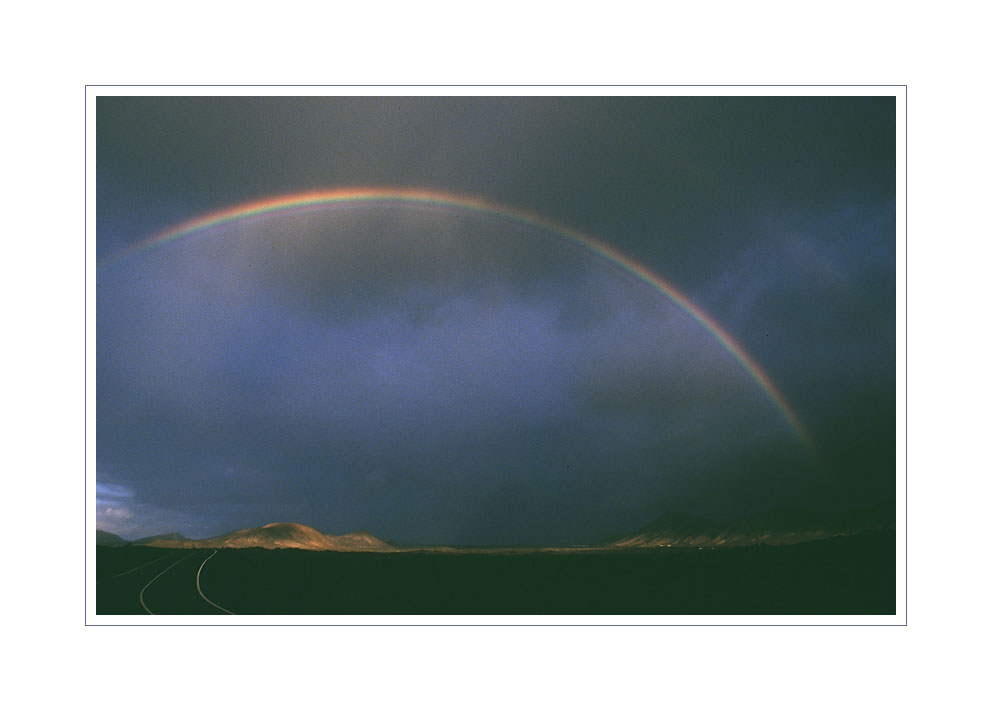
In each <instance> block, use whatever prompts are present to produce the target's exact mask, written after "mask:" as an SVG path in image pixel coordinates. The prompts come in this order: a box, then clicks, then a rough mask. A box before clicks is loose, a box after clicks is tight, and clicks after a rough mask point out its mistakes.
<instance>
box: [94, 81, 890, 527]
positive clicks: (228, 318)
mask: <svg viewBox="0 0 992 711" xmlns="http://www.w3.org/2000/svg"><path fill="white" fill-rule="evenodd" d="M96 132H97V156H96V160H97V253H98V258H100V259H104V258H106V257H109V256H112V255H114V254H116V253H118V252H119V251H120V250H123V249H125V248H127V247H128V246H129V245H132V244H134V243H136V242H138V241H141V240H143V239H146V238H148V237H149V236H150V235H152V234H155V233H157V232H159V231H160V230H163V229H165V228H167V227H169V226H170V225H174V224H176V223H179V222H181V221H183V220H188V219H191V218H194V217H197V216H199V215H202V214H204V213H208V212H210V211H213V210H217V209H221V208H225V207H228V206H231V205H233V204H237V203H241V202H245V201H250V200H257V199H261V198H265V197H268V196H272V195H277V194H285V193H293V192H299V191H307V190H316V189H336V188H349V187H356V186H360V187H400V188H410V189H416V190H437V191H444V192H448V193H458V194H463V195H468V196H474V197H478V198H482V199H485V200H488V201H490V202H493V203H499V204H503V205H507V206H510V207H512V208H515V209H520V210H526V211H528V212H530V213H533V214H536V215H540V216H543V217H546V218H547V219H550V220H554V221H557V222H559V223H562V224H565V225H568V226H570V227H572V228H574V229H577V230H580V231H582V232H584V233H587V234H590V235H593V236H595V237H596V238H597V239H599V240H601V241H602V242H605V243H607V244H609V245H611V246H612V247H614V248H616V249H617V250H619V251H621V252H622V253H624V254H626V255H628V256H630V257H631V258H633V259H635V260H637V261H639V262H640V263H642V264H644V265H645V266H646V267H648V268H649V269H651V270H652V271H654V272H656V273H657V274H659V275H661V276H662V277H664V278H665V279H667V280H668V281H669V282H671V283H672V284H674V285H675V286H676V287H678V288H679V289H680V290H681V291H682V292H684V293H685V294H686V295H687V296H688V297H689V298H690V299H692V301H693V302H694V303H696V304H698V305H699V306H700V307H701V308H703V309H704V310H705V311H706V312H707V313H709V314H710V315H711V316H712V317H713V318H714V319H715V320H716V321H717V322H718V323H720V324H721V325H722V326H723V327H724V328H725V329H726V330H727V331H728V332H729V333H731V334H732V336H733V337H734V338H735V339H737V341H739V342H740V343H741V344H742V345H743V347H744V348H745V349H746V350H747V351H748V352H749V353H750V354H751V355H752V356H753V357H754V359H755V360H756V361H757V362H758V363H760V364H761V366H762V367H763V368H764V369H765V370H766V371H767V373H768V374H769V376H770V377H771V378H772V380H773V381H774V382H775V383H776V384H777V385H778V387H779V388H780V390H781V391H782V392H783V393H784V395H785V397H786V398H787V399H788V401H789V402H790V403H791V404H792V406H793V407H794V409H795V411H796V412H797V414H798V415H799V417H800V418H801V419H802V420H803V422H804V423H805V425H806V426H807V428H808V429H809V431H810V433H811V435H812V437H813V439H814V440H815V442H816V445H817V449H818V457H814V456H812V455H811V454H810V453H809V451H808V450H807V449H805V448H804V446H803V445H802V443H801V442H799V441H798V440H797V438H796V436H795V434H794V433H793V432H792V431H791V430H790V429H789V427H788V426H787V425H786V423H785V421H784V420H783V418H782V415H781V413H780V412H779V411H778V410H777V409H776V408H775V406H774V405H773V403H772V402H771V401H770V400H769V398H768V397H767V396H766V394H765V393H764V392H763V391H762V390H761V389H760V388H759V387H758V386H757V385H756V384H755V383H754V381H753V380H752V379H750V378H749V376H748V375H747V373H746V372H745V371H744V370H743V369H742V368H741V366H740V364H739V363H737V362H736V361H735V360H734V359H733V358H732V357H731V356H730V354H729V353H728V352H727V351H726V350H725V349H723V348H722V347H721V345H720V344H719V343H718V342H717V341H716V340H715V339H714V338H713V336H712V335H711V334H710V333H709V332H707V331H706V330H705V329H703V328H701V327H700V325H699V324H698V323H696V322H695V321H694V320H692V319H691V318H689V317H688V316H687V315H685V313H684V312H682V311H681V310H679V309H678V308H676V307H675V306H674V305H673V304H672V303H671V302H669V301H667V300H666V299H665V298H664V297H663V296H662V295H661V294H659V293H658V292H657V291H655V290H652V289H651V288H649V287H648V286H647V285H645V284H644V283H642V282H640V281H638V280H636V279H634V278H632V277H631V275H630V274H629V273H627V272H625V271H623V270H622V269H620V268H618V267H617V266H616V265H613V264H611V263H609V262H606V261H604V260H602V259H599V258H598V257H597V256H596V255H594V254H592V253H591V252H588V251H586V250H583V249H581V248H579V247H577V246H575V245H574V244H571V243H569V242H567V241H564V240H562V239H560V238H559V237H557V236H556V235H554V234H553V233H552V232H550V231H543V230H540V229H537V228H534V227H533V226H527V225H522V224H520V223H518V222H514V221H512V220H507V219H502V218H500V217H498V216H495V215H483V214H479V213H476V212H472V211H468V210H459V209H454V208H429V207H424V206H419V207H413V206H403V205H389V206H382V205H380V206H374V205H350V206H345V207H335V208H324V209H319V210H312V211H307V212H302V213H293V214H288V215H270V216H268V217H264V218H257V219H254V220H251V221H245V222H240V223H234V224H229V225H226V226H224V227H221V228H218V229H215V230H211V231H208V232H204V233H201V234H197V235H194V236H192V237H190V238H187V239H184V240H178V241H176V242H173V243H171V244H168V245H165V246H162V247H159V248H157V249H153V250H149V251H146V252H143V253H140V254H138V255H136V256H133V257H130V258H128V259H126V260H124V261H121V262H118V263H116V264H114V265H113V266H110V267H106V268H102V269H100V270H99V271H98V273H97V326H96V329H97V364H96V367H97V423H96V426H97V472H96V477H97V499H98V511H97V524H98V526H100V527H101V528H104V529H106V530H110V531H114V532H116V533H120V534H122V535H125V536H128V537H137V536H140V535H146V534H151V533H159V532H164V531H166V530H179V531H181V532H182V533H185V534H186V535H189V536H194V537H201V536H206V535H213V534H218V533H221V532H224V531H228V530H232V529H234V528H241V527H245V526H254V525H261V524H264V523H268V522H271V521H276V520H292V521H298V522H301V523H306V524H309V525H313V526H315V527H317V528H319V529H321V530H324V531H327V532H329V533H343V532H347V531H350V530H355V529H359V528H364V529H367V530H369V531H371V532H372V533H374V534H376V535H378V536H380V537H382V538H386V539H392V540H401V541H417V542H425V543H426V542H431V543H469V544H479V543H517V542H521V543H522V542H528V543H587V542H594V541H597V540H601V539H603V538H607V537H610V536H612V535H617V534H621V533H624V532H626V531H629V530H632V529H634V528H636V527H638V526H640V525H641V524H643V523H645V522H646V521H648V520H650V519H652V518H654V517H655V516H657V515H658V514H659V513H661V512H662V511H665V510H686V511H693V512H697V513H709V514H733V513H743V512H748V511H755V510H759V509H763V508H769V507H773V506H779V505H804V506H813V507H823V508H826V507H841V506H856V505H861V504H875V503H879V502H885V501H890V500H892V498H893V497H894V476H895V101H894V99H892V98H871V97H861V98H849V97H848V98H830V97H820V98H801V97H783V98H762V97H740V98H663V97H661V98H592V97H590V98H505V97H504V98H361V99H353V98H206V97H203V98H181V97H175V98H140V97H126V98H125V97H122V98H112V97H101V98H99V99H98V101H97V127H96Z"/></svg>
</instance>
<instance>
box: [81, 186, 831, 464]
mask: <svg viewBox="0 0 992 711" xmlns="http://www.w3.org/2000/svg"><path fill="white" fill-rule="evenodd" d="M353 203H401V204H425V205H434V206H438V207H448V208H458V209H462V210H469V211H474V212H481V213H486V214H488V215H497V216H499V217H502V218H505V219H507V220H509V221H511V222H517V223H521V224H524V225H528V226H531V227H536V228H538V229H540V230H544V231H547V232H551V233H553V234H555V235H557V236H559V237H561V238H564V239H566V240H568V241H569V242H572V243H574V244H577V245H579V246H580V247H583V248H584V249H587V250H589V251H591V252H593V253H595V254H596V255H598V256H599V257H601V258H603V259H605V260H607V261H609V262H612V263H613V264H616V265H617V266H619V267H620V268H622V269H624V270H625V271H627V272H629V273H630V274H632V275H634V276H635V277H637V278H638V279H640V280H641V281H643V282H645V283H647V284H649V285H650V286H652V287H653V288H655V289H656V290H658V291H660V292H661V293H662V294H664V295H665V296H666V297H668V299H669V300H671V301H672V303H674V304H675V305H676V306H678V307H679V308H680V309H682V310H683V311H684V312H685V313H687V314H689V316H691V317H692V318H693V319H694V320H695V321H697V322H698V323H699V324H700V325H701V326H703V327H704V328H705V329H706V330H707V331H709V332H710V334H712V336H713V337H714V338H715V339H716V340H717V341H718V342H719V343H720V345H721V346H723V347H724V348H725V349H726V350H727V352H728V353H730V354H731V355H732V356H733V357H734V358H735V359H736V360H737V362H738V363H740V365H741V367H743V368H744V370H745V371H746V372H747V373H748V374H749V375H750V376H751V378H753V379H754V381H755V382H756V383H757V384H758V385H759V386H760V387H761V389H762V390H764V391H765V393H766V394H767V395H768V397H769V398H770V399H771V401H772V402H773V403H774V404H775V406H776V407H777V408H778V410H779V411H780V412H781V413H782V415H783V417H784V418H785V420H786V422H787V423H788V424H789V426H790V427H791V428H792V430H793V431H794V432H795V433H796V435H797V436H798V437H799V439H800V440H802V442H803V443H804V444H805V445H806V446H807V447H808V448H809V450H810V451H811V452H813V453H814V454H815V452H816V447H815V445H814V444H813V440H812V438H811V437H810V435H809V433H808V432H807V431H806V428H805V427H804V426H803V424H802V422H801V421H800V420H799V417H798V416H797V415H796V413H795V411H794V410H793V409H792V407H791V406H790V405H789V403H788V401H787V400H786V399H785V397H784V396H783V395H782V392H781V391H780V390H779V389H778V387H776V385H775V383H773V382H772V380H771V378H769V377H768V374H767V373H766V372H765V371H764V370H763V369H762V367H761V366H760V365H758V363H757V362H756V361H755V360H754V358H752V357H751V356H750V355H749V354H748V353H747V351H745V350H744V348H743V347H741V345H740V344H739V343H738V342H737V341H735V340H734V338H733V337H732V336H731V335H730V334H729V333H727V332H726V331H725V330H724V329H723V328H722V327H721V326H720V325H719V324H718V323H717V322H716V321H714V320H713V319H712V318H711V317H710V316H709V315H708V314H707V313H706V312H705V311H703V310H702V309H701V308H699V307H698V306H696V305H695V304H693V303H692V302H691V301H690V300H689V299H688V298H687V297H686V296H685V294H683V293H682V292H680V291H679V290H678V289H676V288H675V287H674V286H672V285H671V284H669V283H668V282H667V281H665V280H664V279H662V278H661V277H660V276H658V275H657V274H655V273H654V272H652V271H651V270H649V269H648V268H647V267H645V266H643V265H641V264H638V263H637V262H636V261H634V260H633V259H631V258H630V257H627V256H626V255H624V254H621V253H620V252H618V251H617V250H616V249H614V248H613V247H610V246H609V245H607V244H604V243H603V242H600V241H599V240H596V239H594V238H592V237H589V236H588V235H584V234H582V233H580V232H577V231H575V230H573V229H571V228H568V227H565V226H564V225H560V224H558V223H556V222H554V221H552V220H548V219H545V218H543V217H538V216H537V215H534V214H531V213H528V212H525V211H523V210H517V209H511V208H507V207H503V206H501V205H495V204H493V203H490V202H487V201H485V200H482V199H479V198H474V197H466V196H463V195H454V194H450V193H444V192H436V191H419V190H406V189H343V190H328V191H318V192H306V193H297V194H293V195H281V196H277V197H270V198H265V199H262V200H257V201H254V202H249V203H244V204H241V205H235V206H234V207H230V208H227V209H224V210H219V211H217V212H212V213H210V214H208V215H204V216H203V217H198V218H195V219H193V220H190V221H188V222H184V223H182V224H180V225H177V226H174V227H170V228H169V229H167V230H165V231H164V232H160V233H158V234H156V235H153V236H152V237H150V238H149V239H146V240H143V241H142V242H139V243H138V244H136V245H134V246H133V247H129V248H128V249H125V250H123V251H121V252H118V253H117V254H115V255H113V256H111V257H110V258H108V259H107V260H105V261H104V262H103V263H102V264H101V265H100V268H101V269H103V268H107V267H109V266H112V265H114V264H117V263H119V262H121V261H123V260H125V259H127V258H128V257H131V256H133V255H135V254H137V253H139V252H143V251H146V250H149V249H152V248H154V247H157V246H160V245H163V244H166V243H168V242H174V241H176V240H179V239H182V238H183V237H187V236H189V235H191V234H193V233H195V232H199V231H200V230H204V229H207V228H211V227H217V226H219V225H223V224H226V223H229V222H235V221H238V220H244V219H246V218H249V217H254V216H258V215H266V214H270V213H276V212H281V211H286V210H294V209H300V208H308V207H324V206H328V205H339V204H353Z"/></svg>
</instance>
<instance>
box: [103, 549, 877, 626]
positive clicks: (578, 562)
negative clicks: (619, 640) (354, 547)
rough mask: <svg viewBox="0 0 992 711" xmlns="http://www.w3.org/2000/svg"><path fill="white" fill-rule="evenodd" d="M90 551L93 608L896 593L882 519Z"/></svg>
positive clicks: (790, 608)
mask: <svg viewBox="0 0 992 711" xmlns="http://www.w3.org/2000/svg"><path fill="white" fill-rule="evenodd" d="M96 562H97V580H98V583H97V598H96V606H97V613H98V614H148V613H149V612H150V613H154V614H225V611H229V612H231V613H234V614H248V615H251V614H306V615H336V614H470V615H479V614H542V615H555V614H606V615H623V614H894V613H895V603H896V598H895V589H896V586H895V582H896V580H895V577H896V569H895V534H894V533H892V532H874V533H865V534H861V535H857V536H848V537H842V538H835V539H831V540H825V541H816V542H812V543H803V544H798V545H793V546H779V547H773V546H768V547H750V548H734V549H719V550H696V549H690V550H684V549H670V548H662V549H639V550H616V551H569V552H543V551H542V552H520V553H506V552H504V553H480V552H464V553H450V552H449V553H441V552H402V553H343V552H313V551H298V550H262V549H240V550H236V549H222V550H220V551H218V552H217V553H216V554H214V551H213V550H176V549H160V548H146V547H142V546H131V547H126V548H105V547H102V546H99V547H98V548H97V561H96ZM138 566H140V567H138ZM198 573H199V588H197V574H198Z"/></svg>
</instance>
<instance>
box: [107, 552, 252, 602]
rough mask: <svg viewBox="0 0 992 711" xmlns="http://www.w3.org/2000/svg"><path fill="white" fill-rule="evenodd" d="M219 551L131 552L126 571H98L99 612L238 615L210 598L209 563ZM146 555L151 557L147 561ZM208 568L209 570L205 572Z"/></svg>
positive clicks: (125, 561) (123, 562)
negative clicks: (102, 572)
mask: <svg viewBox="0 0 992 711" xmlns="http://www.w3.org/2000/svg"><path fill="white" fill-rule="evenodd" d="M217 553H218V551H217V550H210V549H198V550H186V549H172V550H168V551H167V552H163V549H154V548H149V549H146V550H138V549H135V550H134V551H128V555H129V556H130V558H131V560H121V561H120V564H130V563H134V565H128V567H127V569H125V570H123V571H122V572H116V571H106V572H105V573H104V574H103V575H100V571H98V576H99V577H98V579H97V590H96V611H97V614H116V615H136V614H138V615H140V614H146V615H220V614H227V615H233V614H236V613H234V612H232V611H231V610H229V609H227V608H225V607H223V606H222V605H221V604H219V603H218V602H217V601H215V600H212V599H210V598H209V597H207V594H206V592H205V590H204V586H205V584H206V585H207V587H209V566H207V562H208V561H209V560H210V559H211V558H213V557H214V556H215V555H217ZM144 558H150V559H148V560H144ZM205 568H206V570H207V572H206V574H205V573H204V569H205Z"/></svg>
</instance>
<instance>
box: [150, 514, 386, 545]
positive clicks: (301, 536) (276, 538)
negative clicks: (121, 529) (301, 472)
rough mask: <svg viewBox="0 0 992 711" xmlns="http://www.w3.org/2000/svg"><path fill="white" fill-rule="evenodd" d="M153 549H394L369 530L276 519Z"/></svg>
mask: <svg viewBox="0 0 992 711" xmlns="http://www.w3.org/2000/svg"><path fill="white" fill-rule="evenodd" d="M143 545H148V546H151V547H154V548H267V549H277V548H280V549H281V548H294V549H298V550H317V551H390V550H395V548H394V547H393V546H391V545H389V544H388V543H386V542H385V541H382V540H380V539H378V538H376V537H375V536H373V535H372V534H371V533H368V532H367V531H357V532H355V533H345V534H341V535H337V536H333V535H329V534H326V533H323V532H322V531H318V530H317V529H316V528H313V527H312V526H306V525H304V524H302V523H291V522H285V521H280V522H274V523H267V524H265V525H264V526H256V527H254V528H242V529H238V530H237V531H231V532H230V533H225V534H222V535H220V536H214V537H212V538H203V539H198V540H191V539H184V540H165V539H158V540H154V541H151V542H149V543H145V544H143Z"/></svg>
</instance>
